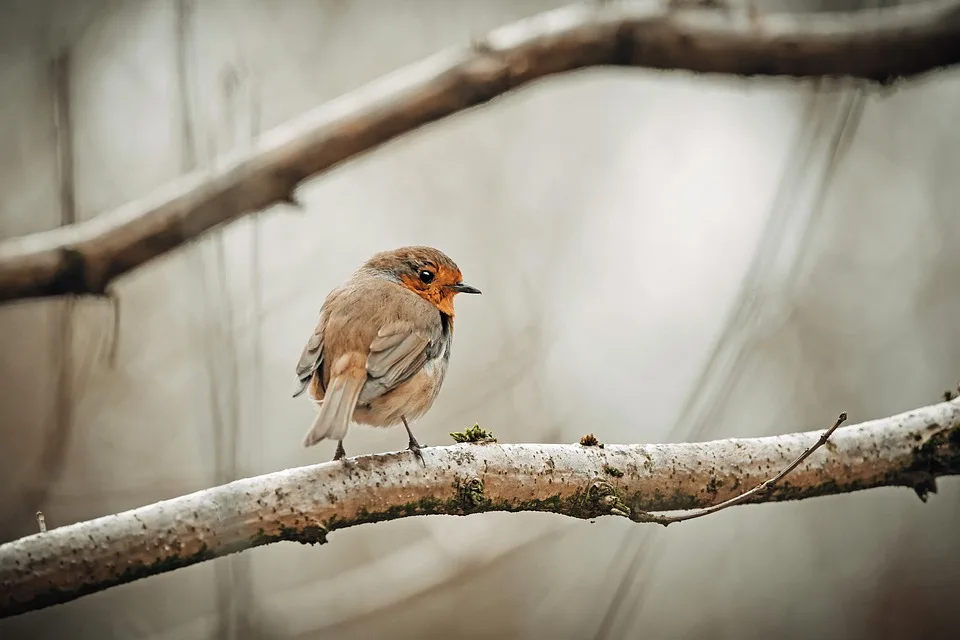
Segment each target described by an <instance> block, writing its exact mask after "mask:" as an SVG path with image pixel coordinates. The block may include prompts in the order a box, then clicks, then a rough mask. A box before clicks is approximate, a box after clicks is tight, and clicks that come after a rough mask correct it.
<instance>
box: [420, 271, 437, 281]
mask: <svg viewBox="0 0 960 640" xmlns="http://www.w3.org/2000/svg"><path fill="white" fill-rule="evenodd" d="M419 276H420V282H422V283H423V284H430V283H431V282H433V279H434V278H435V277H436V276H435V275H434V273H433V271H429V270H427V269H421V270H420V274H419Z"/></svg>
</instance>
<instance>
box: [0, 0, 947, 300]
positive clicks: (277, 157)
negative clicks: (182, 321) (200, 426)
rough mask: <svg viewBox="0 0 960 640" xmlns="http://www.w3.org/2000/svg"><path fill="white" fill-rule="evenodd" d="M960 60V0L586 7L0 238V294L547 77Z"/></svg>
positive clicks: (274, 199)
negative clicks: (214, 162)
mask: <svg viewBox="0 0 960 640" xmlns="http://www.w3.org/2000/svg"><path fill="white" fill-rule="evenodd" d="M958 62H960V0H939V1H935V2H930V3H924V4H919V5H917V4H911V5H906V6H896V7H889V8H884V9H881V10H876V11H862V12H857V13H849V14H842V13H829V14H824V15H804V16H788V15H775V16H757V15H754V14H751V13H749V12H742V11H741V12H738V11H733V10H726V9H725V10H716V9H711V8H702V7H701V8H696V7H694V8H685V7H679V8H677V7H671V6H669V3H667V4H663V3H659V2H605V3H593V4H580V5H573V6H569V7H565V8H562V9H557V10H555V11H550V12H547V13H543V14H540V15H537V16H534V17H532V18H529V19H526V20H522V21H520V22H517V23H514V24H511V25H507V26H504V27H501V28H499V29H496V30H494V31H492V32H491V33H489V34H488V35H487V36H486V37H485V38H483V39H481V40H479V41H477V42H475V43H474V44H473V45H472V46H469V47H463V48H458V49H452V50H448V51H445V52H441V53H439V54H437V55H435V56H432V57H430V58H427V59H425V60H423V61H422V62H420V63H417V64H414V65H412V66H410V67H407V68H405V69H402V70H400V71H398V72H396V73H393V74H391V75H389V76H386V77H384V78H382V79H380V80H377V81H375V82H373V83H371V84H369V85H367V86H365V87H362V88H360V89H358V90H356V91H354V92H352V93H349V94H347V95H345V96H343V97H341V98H339V99H337V100H334V101H333V102H330V103H328V104H327V105H324V106H321V107H319V108H318V109H316V110H315V111H312V112H308V113H307V114H305V115H303V116H302V117H300V118H298V119H296V120H294V121H293V122H291V123H289V124H287V125H285V126H282V127H280V128H277V129H275V130H273V131H272V132H269V133H268V134H266V135H264V136H263V138H262V139H261V141H260V143H259V144H258V146H257V147H256V149H255V150H254V151H253V152H251V153H250V154H247V155H239V156H233V157H230V158H226V159H225V160H224V162H222V163H218V164H219V166H220V168H218V169H215V170H212V171H209V172H198V173H193V174H190V175H187V176H185V177H183V178H181V179H180V180H178V181H176V182H174V183H173V184H170V185H168V186H166V187H164V188H162V189H160V190H158V191H157V192H155V193H154V194H152V195H151V196H150V197H148V198H146V199H144V200H142V201H137V202H133V203H131V204H129V205H126V206H123V207H121V208H119V209H117V210H115V211H112V212H110V213H106V214H103V215H100V216H97V217H96V218H93V219H91V220H89V221H86V222H83V223H81V224H77V225H72V226H70V227H64V228H61V229H56V230H52V231H48V232H44V233H39V234H34V235H31V236H27V237H24V238H20V239H14V240H8V241H5V242H2V243H0V301H10V300H15V299H22V298H37V297H47V296H57V295H64V294H92V295H104V294H105V292H106V289H107V285H108V284H109V283H110V282H111V281H112V280H114V279H115V278H117V277H118V276H121V275H123V274H125V273H127V272H129V271H131V270H133V269H135V268H137V267H139V266H140V265H142V264H144V263H146V262H148V261H150V260H152V259H154V258H156V257H158V256H160V255H163V254H164V253H166V252H168V251H171V250H173V249H175V248H176V247H178V246H180V245H182V244H184V243H186V242H188V241H190V240H192V239H194V238H196V237H198V236H199V235H201V234H203V233H205V232H207V231H209V230H210V229H212V228H214V227H216V226H218V225H221V224H224V223H227V222H230V221H232V220H235V219H237V218H239V217H241V216H243V215H244V214H246V213H249V212H253V211H259V210H261V209H264V208H266V207H268V206H270V205H273V204H277V203H288V204H295V203H297V199H296V197H295V195H294V192H295V190H296V188H297V186H298V185H299V184H300V183H301V182H302V181H303V180H305V179H306V178H309V177H311V176H315V175H317V174H319V173H321V172H323V171H326V170H328V169H330V168H332V167H334V166H336V165H338V164H340V163H342V162H344V161H346V160H349V159H351V158H353V157H356V156H358V155H359V154H361V153H363V152H365V151H369V150H371V149H373V148H375V147H377V146H379V145H381V144H383V143H385V142H387V141H389V140H392V139H394V138H397V137H398V136H400V135H402V134H404V133H407V132H410V131H412V130H414V129H416V128H418V127H421V126H423V125H425V124H428V123H430V122H433V121H436V120H439V119H441V118H444V117H446V116H449V115H451V114H454V113H457V112H459V111H462V110H465V109H468V108H470V107H473V106H476V105H480V104H483V103H485V102H487V101H489V100H491V99H492V98H494V97H496V96H499V95H502V94H504V93H506V92H508V91H510V90H512V89H516V88H518V87H521V86H523V85H526V84H528V83H530V82H532V81H534V80H537V79H540V78H544V77H547V76H551V75H555V74H559V73H565V72H570V71H574V70H578V69H584V68H588V67H596V66H623V67H628V66H629V67H646V68H650V69H683V70H688V71H694V72H700V73H723V74H733V75H741V76H790V77H823V76H836V77H841V76H842V77H852V78H859V79H861V80H865V81H871V82H881V83H889V82H892V81H894V80H896V79H898V78H911V77H915V76H918V75H920V74H924V73H927V72H930V71H933V70H936V69H939V68H942V67H946V66H950V65H955V64H957V63H958Z"/></svg>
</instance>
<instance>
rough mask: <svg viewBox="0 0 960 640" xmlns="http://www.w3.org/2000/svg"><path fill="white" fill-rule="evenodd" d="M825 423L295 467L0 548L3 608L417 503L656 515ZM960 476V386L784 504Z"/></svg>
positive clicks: (809, 469)
mask: <svg viewBox="0 0 960 640" xmlns="http://www.w3.org/2000/svg"><path fill="white" fill-rule="evenodd" d="M822 433H823V431H822V430H820V431H811V432H806V433H795V434H789V435H781V436H773V437H765V438H750V439H729V440H716V441H713V442H702V443H686V444H655V445H606V446H605V447H603V448H601V447H599V446H583V445H579V444H575V445H540V444H503V445H500V444H460V445H454V446H446V447H429V448H425V449H423V451H422V453H423V456H424V460H425V462H426V468H423V467H421V465H420V463H419V462H418V461H417V460H416V459H415V458H414V456H413V455H412V454H410V453H409V452H406V451H405V452H397V453H388V454H380V455H371V456H361V457H358V458H351V459H348V460H347V461H346V462H345V463H341V462H327V463H324V464H319V465H314V466H310V467H303V468H298V469H288V470H285V471H279V472H276V473H270V474H267V475H263V476H258V477H254V478H247V479H243V480H238V481H236V482H231V483H230V484H227V485H223V486H220V487H215V488H212V489H207V490H204V491H198V492H196V493H192V494H189V495H186V496H182V497H179V498H174V499H172V500H166V501H164V502H159V503H156V504H153V505H149V506H145V507H141V508H138V509H133V510H131V511H126V512H124V513H120V514H116V515H110V516H105V517H102V518H97V519H95V520H90V521H87V522H80V523H77V524H72V525H68V526H64V527H59V528H55V529H50V530H47V531H46V532H43V533H38V534H34V535H31V536H27V537H25V538H21V539H19V540H15V541H13V542H8V543H6V544H4V545H0V617H7V616H12V615H17V614H20V613H24V612H26V611H31V610H35V609H40V608H43V607H48V606H51V605H54V604H58V603H63V602H69V601H71V600H75V599H77V598H79V597H81V596H83V595H86V594H89V593H94V592H97V591H102V590H104V589H107V588H109V587H112V586H115V585H119V584H124V583H127V582H132V581H134V580H137V579H139V578H144V577H147V576H151V575H156V574H160V573H164V572H167V571H172V570H174V569H178V568H180V567H185V566H189V565H192V564H196V563H198V562H203V561H206V560H210V559H213V558H218V557H221V556H225V555H228V554H231V553H236V552H238V551H243V550H245V549H249V548H251V547H256V546H260V545H265V544H269V543H272V542H277V541H281V540H289V541H297V542H301V543H309V544H314V543H324V542H326V541H327V536H328V534H329V533H330V532H332V531H336V530H338V529H345V528H347V527H352V526H356V525H360V524H365V523H373V522H381V521H386V520H394V519H397V518H403V517H408V516H416V515H429V514H447V515H468V514H473V513H483V512H489V511H514V512H515V511H545V512H551V513H557V514H561V515H565V516H570V517H574V518H584V519H587V518H597V517H600V516H604V515H615V516H617V517H626V518H629V519H630V520H633V521H635V522H656V521H657V519H656V516H652V514H651V513H650V512H652V511H676V510H687V509H694V508H699V507H709V506H711V505H715V504H718V503H720V502H723V501H724V500H727V499H729V498H732V497H734V496H737V495H739V494H741V493H743V492H744V490H745V489H747V488H749V487H751V486H754V485H757V484H759V483H761V482H763V481H764V480H767V479H768V478H769V477H770V476H771V475H772V473H773V472H774V471H775V470H777V469H780V468H783V467H785V466H786V465H787V464H788V463H790V462H791V460H793V459H794V458H796V457H797V456H799V455H800V454H801V453H803V452H804V451H805V450H806V449H807V448H808V447H810V446H811V445H812V444H814V443H815V442H816V441H817V440H818V437H820V435H821V434H822ZM947 475H960V399H958V400H953V401H950V402H943V403H940V404H937V405H932V406H928V407H924V408H922V409H917V410H915V411H911V412H908V413H904V414H900V415H897V416H893V417H890V418H884V419H881V420H874V421H870V422H864V423H861V424H858V425H851V426H848V427H845V428H841V429H838V430H837V431H836V432H835V433H834V434H833V436H832V437H831V439H830V440H829V441H828V442H827V444H826V446H825V447H823V448H822V449H820V450H818V451H817V452H816V453H815V454H813V455H811V456H809V457H808V458H806V459H805V460H804V461H803V462H802V463H801V464H800V465H798V466H797V467H796V469H794V470H793V471H792V473H791V474H790V475H789V476H788V477H787V478H785V479H784V480H783V481H781V482H780V483H779V484H778V485H776V486H775V487H773V488H771V489H769V490H768V491H761V492H757V493H754V494H752V495H750V496H749V499H748V500H747V501H746V502H749V503H758V502H778V501H785V500H799V499H804V498H811V497H815V496H822V495H832V494H840V493H849V492H853V491H859V490H863V489H870V488H873V487H882V486H905V487H911V488H913V489H914V490H916V491H917V493H918V495H920V497H921V498H922V499H924V500H926V497H927V494H928V493H935V492H936V483H935V479H936V478H937V477H940V476H947Z"/></svg>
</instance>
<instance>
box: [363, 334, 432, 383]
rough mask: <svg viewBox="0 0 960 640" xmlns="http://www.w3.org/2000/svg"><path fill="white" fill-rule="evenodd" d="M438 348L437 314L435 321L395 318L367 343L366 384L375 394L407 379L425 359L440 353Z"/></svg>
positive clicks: (417, 369) (420, 366) (419, 367)
mask: <svg viewBox="0 0 960 640" xmlns="http://www.w3.org/2000/svg"><path fill="white" fill-rule="evenodd" d="M441 348H442V332H441V330H440V322H439V317H438V319H437V322H436V323H433V322H429V323H422V322H421V323H413V322H404V321H396V322H392V323H390V324H387V325H384V326H383V327H381V329H380V331H379V332H377V337H376V338H374V339H373V341H372V342H371V343H370V353H369V355H368V356H367V376H368V377H369V378H370V380H369V382H368V386H372V387H373V388H371V389H370V391H371V392H373V395H374V396H377V395H381V394H383V393H386V392H387V391H389V390H391V389H393V388H394V387H396V386H397V385H400V384H402V383H404V382H406V381H407V380H409V379H410V378H411V377H412V376H413V375H415V374H416V373H417V372H418V371H420V369H422V368H423V366H424V365H425V364H426V363H427V361H428V360H430V359H432V358H436V357H437V356H438V355H440V350H441ZM370 382H372V383H373V385H370V384H369V383H370ZM367 395H368V393H367V392H366V390H365V393H364V396H367Z"/></svg>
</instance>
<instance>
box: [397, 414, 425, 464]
mask: <svg viewBox="0 0 960 640" xmlns="http://www.w3.org/2000/svg"><path fill="white" fill-rule="evenodd" d="M400 419H401V420H403V426H404V427H405V428H406V430H407V435H408V436H410V443H409V444H408V445H407V449H409V450H410V451H413V455H415V456H417V458H419V459H420V464H422V465H423V466H427V463H426V462H424V461H423V454H422V453H420V443H419V442H417V439H416V438H414V437H413V431H410V425H409V424H407V418H406V416H400Z"/></svg>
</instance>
